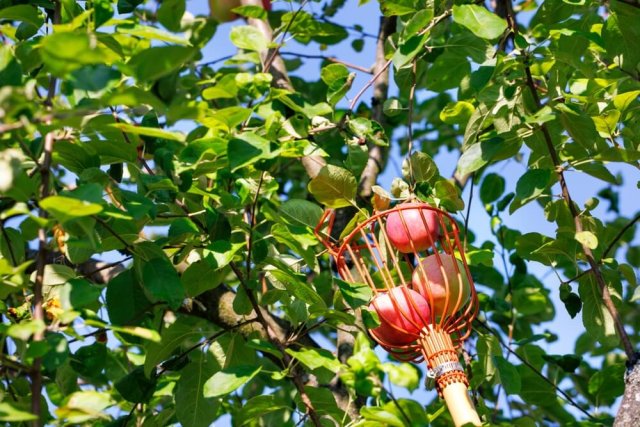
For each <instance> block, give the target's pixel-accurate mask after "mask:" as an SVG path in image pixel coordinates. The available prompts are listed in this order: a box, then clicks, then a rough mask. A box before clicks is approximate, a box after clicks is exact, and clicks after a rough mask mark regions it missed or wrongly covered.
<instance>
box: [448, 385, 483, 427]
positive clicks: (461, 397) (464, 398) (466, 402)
mask: <svg viewBox="0 0 640 427" xmlns="http://www.w3.org/2000/svg"><path fill="white" fill-rule="evenodd" d="M442 396H443V397H444V401H445V402H446V403H447V408H448V409H449V413H450V414H451V418H453V424H454V425H455V426H456V427H461V426H463V425H465V424H473V425H474V426H480V425H482V423H481V422H480V417H479V416H478V413H477V412H476V409H475V408H474V406H473V403H472V402H471V399H470V398H469V393H467V386H466V385H464V384H463V383H459V382H453V383H451V384H448V385H447V386H445V387H444V388H443V389H442Z"/></svg>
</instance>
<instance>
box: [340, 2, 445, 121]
mask: <svg viewBox="0 0 640 427" xmlns="http://www.w3.org/2000/svg"><path fill="white" fill-rule="evenodd" d="M449 15H451V10H446V11H445V12H444V13H442V14H441V15H438V16H436V17H435V18H433V19H432V20H431V22H430V23H429V25H427V26H426V27H425V28H424V29H422V30H421V31H420V32H419V33H418V35H423V34H426V33H427V32H428V31H431V29H433V27H435V26H436V25H438V24H439V23H440V22H442V21H443V20H444V19H446V18H447V17H449ZM392 62H393V58H392V59H390V60H388V61H387V62H386V63H385V64H384V66H383V67H382V68H381V69H380V70H379V71H378V72H377V73H376V74H374V75H373V77H371V79H370V80H369V81H368V82H367V84H365V85H364V87H363V88H362V89H360V91H359V92H358V93H357V94H356V96H355V97H354V98H353V100H352V101H351V104H349V111H350V112H353V110H354V109H355V106H356V104H357V103H358V100H359V99H360V98H361V97H362V95H364V93H365V92H366V91H367V89H369V88H370V87H371V85H373V84H374V83H375V81H376V80H378V78H380V76H381V75H382V73H384V72H385V70H386V69H387V68H389V66H390V65H391V63H392Z"/></svg>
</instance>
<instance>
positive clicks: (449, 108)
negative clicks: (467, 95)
mask: <svg viewBox="0 0 640 427" xmlns="http://www.w3.org/2000/svg"><path fill="white" fill-rule="evenodd" d="M474 111H475V107H474V106H473V104H471V103H470V102H466V101H457V102H450V103H448V104H447V105H446V106H445V107H444V108H443V109H442V111H440V120H442V121H443V122H445V123H447V124H450V125H461V126H462V125H464V124H466V123H467V122H468V121H469V119H470V118H471V115H472V114H473V112H474Z"/></svg>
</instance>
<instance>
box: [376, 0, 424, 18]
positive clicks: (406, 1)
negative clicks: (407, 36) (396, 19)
mask: <svg viewBox="0 0 640 427" xmlns="http://www.w3.org/2000/svg"><path fill="white" fill-rule="evenodd" d="M380 10H382V13H383V15H384V16H404V15H408V14H410V13H415V12H416V8H415V6H414V1H413V0H381V1H380Z"/></svg>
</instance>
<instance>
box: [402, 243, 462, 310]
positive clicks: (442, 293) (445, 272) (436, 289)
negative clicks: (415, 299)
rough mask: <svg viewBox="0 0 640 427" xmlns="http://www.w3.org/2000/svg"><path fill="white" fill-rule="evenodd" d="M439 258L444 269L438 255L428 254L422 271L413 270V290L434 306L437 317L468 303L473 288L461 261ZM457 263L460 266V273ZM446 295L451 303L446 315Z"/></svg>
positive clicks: (447, 256) (450, 257)
mask: <svg viewBox="0 0 640 427" xmlns="http://www.w3.org/2000/svg"><path fill="white" fill-rule="evenodd" d="M439 256H440V260H441V261H442V266H440V264H439V263H438V258H437V255H435V254H433V255H429V256H428V257H426V258H425V259H423V260H422V262H421V265H422V269H420V267H416V269H415V270H414V271H413V276H412V278H411V283H412V285H413V289H415V290H416V291H418V292H419V293H420V295H422V296H423V297H424V298H425V300H427V302H429V303H430V304H431V306H432V308H433V310H434V312H435V315H436V316H441V315H442V314H443V313H444V314H446V315H451V314H452V313H455V312H456V311H458V310H459V309H460V308H462V306H463V305H465V304H466V303H467V302H468V301H469V297H470V296H471V285H470V283H469V277H468V276H467V273H466V270H465V268H464V264H463V263H462V261H460V260H458V259H456V258H454V257H453V256H451V255H447V254H439ZM454 263H456V264H457V267H458V269H457V270H456V264H454ZM422 270H424V273H423V271H422ZM458 271H459V272H460V276H458ZM425 276H426V277H425ZM447 293H448V295H449V302H448V304H447V309H446V312H445V302H447V301H446V300H447ZM431 298H433V299H431Z"/></svg>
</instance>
